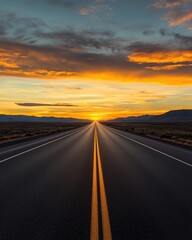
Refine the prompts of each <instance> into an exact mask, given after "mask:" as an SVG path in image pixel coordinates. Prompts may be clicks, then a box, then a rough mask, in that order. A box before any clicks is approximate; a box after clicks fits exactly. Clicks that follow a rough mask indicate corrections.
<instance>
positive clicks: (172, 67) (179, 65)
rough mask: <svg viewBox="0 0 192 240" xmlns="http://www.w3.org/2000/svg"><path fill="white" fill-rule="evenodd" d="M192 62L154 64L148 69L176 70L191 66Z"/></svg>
mask: <svg viewBox="0 0 192 240" xmlns="http://www.w3.org/2000/svg"><path fill="white" fill-rule="evenodd" d="M191 66H192V64H170V65H164V66H162V65H161V66H160V65H159V66H152V67H146V68H147V69H151V70H154V71H163V70H168V71H170V70H175V69H178V68H181V67H191Z"/></svg>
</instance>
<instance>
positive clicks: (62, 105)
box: [15, 103, 77, 107]
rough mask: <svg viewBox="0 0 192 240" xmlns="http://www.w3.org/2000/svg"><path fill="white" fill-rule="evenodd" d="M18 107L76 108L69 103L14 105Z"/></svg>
mask: <svg viewBox="0 0 192 240" xmlns="http://www.w3.org/2000/svg"><path fill="white" fill-rule="evenodd" d="M15 104H16V105H18V106H22V107H77V105H73V104H70V103H54V104H49V103H15Z"/></svg>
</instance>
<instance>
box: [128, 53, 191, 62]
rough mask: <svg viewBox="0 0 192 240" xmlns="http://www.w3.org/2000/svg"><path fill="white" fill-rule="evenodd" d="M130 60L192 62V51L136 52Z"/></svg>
mask: <svg viewBox="0 0 192 240" xmlns="http://www.w3.org/2000/svg"><path fill="white" fill-rule="evenodd" d="M128 60H129V61H131V62H135V63H139V64H143V63H183V62H192V52H191V51H171V52H154V53H147V52H135V53H132V54H131V55H130V56H129V57H128Z"/></svg>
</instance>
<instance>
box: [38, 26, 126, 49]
mask: <svg viewBox="0 0 192 240" xmlns="http://www.w3.org/2000/svg"><path fill="white" fill-rule="evenodd" d="M36 36H37V37H38V38H41V39H46V40H54V41H58V44H60V46H61V47H62V48H66V49H69V50H73V51H77V52H81V51H85V50H86V49H87V48H94V49H95V50H100V49H108V50H110V51H119V50H120V48H121V42H123V40H122V39H119V38H115V37H114V33H113V32H111V31H103V32H99V31H93V30H83V31H80V32H77V31H73V30H62V31H55V32H54V31H53V32H40V31H39V32H38V31H37V32H36Z"/></svg>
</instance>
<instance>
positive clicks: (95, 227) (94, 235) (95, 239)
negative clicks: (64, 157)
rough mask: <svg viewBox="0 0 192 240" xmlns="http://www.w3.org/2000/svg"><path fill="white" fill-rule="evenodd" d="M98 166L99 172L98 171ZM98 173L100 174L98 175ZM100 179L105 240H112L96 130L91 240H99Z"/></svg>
mask: <svg viewBox="0 0 192 240" xmlns="http://www.w3.org/2000/svg"><path fill="white" fill-rule="evenodd" d="M97 165H98V170H97ZM97 171H98V173H97ZM98 177H99V186H100V188H99V189H100V201H101V217H102V230H103V239H104V240H112V234H111V227H110V220H109V212H108V206H107V198H106V192H105V184H104V179H103V171H102V165H101V156H100V150H99V141H98V136H97V130H96V126H95V130H94V153H93V183H92V209H91V233H90V240H99V219H98V215H99V214H98V210H99V209H98V187H97V178H98Z"/></svg>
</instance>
